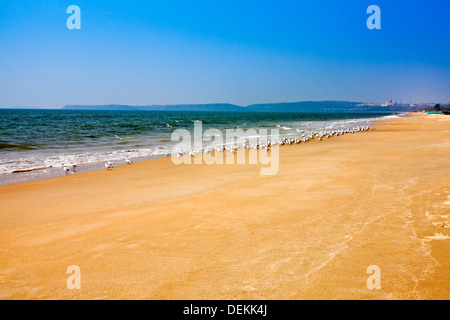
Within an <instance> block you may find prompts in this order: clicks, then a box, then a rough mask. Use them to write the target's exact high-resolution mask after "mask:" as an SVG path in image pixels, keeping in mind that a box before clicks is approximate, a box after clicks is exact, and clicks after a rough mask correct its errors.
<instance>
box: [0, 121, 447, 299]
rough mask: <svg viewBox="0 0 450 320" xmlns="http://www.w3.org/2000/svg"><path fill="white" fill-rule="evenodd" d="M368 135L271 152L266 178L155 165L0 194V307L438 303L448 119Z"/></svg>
mask: <svg viewBox="0 0 450 320" xmlns="http://www.w3.org/2000/svg"><path fill="white" fill-rule="evenodd" d="M377 124H382V125H383V126H380V127H376V129H375V130H370V131H368V132H364V134H358V135H343V136H340V137H336V138H335V139H330V141H324V142H320V143H319V142H318V141H314V142H313V143H307V145H306V146H302V145H299V146H296V145H291V146H283V147H281V148H280V150H281V151H280V170H279V173H278V174H277V175H274V176H261V175H259V166H248V165H233V166H231V165H228V166H227V165H224V166H220V165H190V166H187V167H185V165H179V166H175V165H174V164H173V163H172V162H171V160H170V159H167V158H159V159H153V160H149V161H142V162H136V163H134V164H133V165H131V166H120V167H116V168H115V169H114V170H113V171H106V170H97V171H89V172H86V173H83V174H78V175H70V176H62V177H56V178H51V179H44V180H37V181H30V182H24V183H16V184H8V185H3V186H0V191H1V192H0V201H1V202H2V204H3V205H2V207H1V209H0V219H1V221H2V223H1V225H0V252H1V253H2V255H1V259H0V283H1V286H0V298H1V299H118V298H120V299H213V300H214V299H250V300H252V299H449V298H450V252H449V251H448V245H449V242H450V229H449V227H450V219H449V213H448V212H449V208H450V186H449V185H448V181H450V168H449V166H448V163H447V162H448V159H449V158H450V148H448V147H449V141H450V119H449V117H446V116H440V115H423V114H412V115H410V116H409V117H405V118H397V119H389V120H381V121H378V122H377ZM70 265H78V266H79V267H80V269H81V274H82V287H81V290H68V289H67V288H66V280H67V277H68V276H69V275H68V274H66V269H67V267H68V266H70ZM371 265H377V266H379V267H380V269H381V274H382V276H381V279H382V282H381V289H380V290H369V289H368V288H367V287H366V280H367V278H368V277H369V276H370V275H369V274H367V272H366V270H367V267H369V266H371Z"/></svg>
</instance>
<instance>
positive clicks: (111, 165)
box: [105, 161, 116, 170]
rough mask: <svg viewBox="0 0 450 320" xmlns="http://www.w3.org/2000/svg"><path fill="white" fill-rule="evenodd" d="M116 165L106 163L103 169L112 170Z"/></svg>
mask: <svg viewBox="0 0 450 320" xmlns="http://www.w3.org/2000/svg"><path fill="white" fill-rule="evenodd" d="M115 166H116V165H115V164H114V163H112V162H111V161H108V162H107V163H105V168H106V170H108V169H112V168H114V167H115Z"/></svg>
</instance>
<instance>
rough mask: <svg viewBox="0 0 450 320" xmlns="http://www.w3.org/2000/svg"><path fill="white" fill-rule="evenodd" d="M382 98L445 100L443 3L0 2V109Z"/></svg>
mask: <svg viewBox="0 0 450 320" xmlns="http://www.w3.org/2000/svg"><path fill="white" fill-rule="evenodd" d="M372 4H375V5H378V6H379V7H380V9H381V30H369V29H368V28H367V27H366V20H367V18H368V17H369V14H367V13H366V9H367V7H368V6H369V5H372ZM69 5H78V6H79V7H80V9H81V30H69V29H68V28H67V26H66V20H67V18H68V17H69V16H70V15H69V14H67V13H66V10H67V7H68V6H69ZM391 98H392V99H393V100H394V101H395V100H397V101H402V102H409V101H410V100H411V102H450V1H447V0H443V1H436V0H426V1H425V0H424V1H414V0H410V1H403V0H395V1H393V0H389V1H387V0H382V1H381V0H370V1H365V0H343V1H336V0H332V1H325V0H324V1H320V0H317V1H311V0H308V1H300V0H297V1H282V0H278V1H263V0H259V1H252V0H239V1H235V0H224V1H219V0H217V1H216V0H205V1H203V0H202V1H200V0H199V1H196V0H185V1H172V0H146V1H137V0H136V1H133V0H128V1H124V0H95V1H94V0H70V1H65V0H46V1H44V0H42V1H41V0H21V1H18V0H1V1H0V107H11V106H40V107H62V106H64V105H66V104H130V105H150V104H181V103H212V102H228V103H234V104H238V105H248V104H253V103H264V102H286V101H301V100H349V101H365V102H383V101H386V100H388V99H391Z"/></svg>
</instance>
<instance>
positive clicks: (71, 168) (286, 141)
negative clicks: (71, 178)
mask: <svg viewBox="0 0 450 320" xmlns="http://www.w3.org/2000/svg"><path fill="white" fill-rule="evenodd" d="M369 129H374V127H368V126H360V127H355V128H351V129H340V130H328V131H318V132H311V133H309V134H307V135H306V134H303V135H302V136H300V137H297V138H282V139H279V140H278V141H273V140H272V141H269V142H267V143H259V144H258V143H256V144H251V145H250V144H243V145H241V146H238V145H233V146H225V145H223V146H219V147H214V148H208V149H206V150H204V151H203V152H206V153H212V152H223V151H227V152H230V153H235V152H236V151H237V150H239V149H241V148H245V149H248V150H251V149H266V150H267V151H270V148H271V147H273V146H276V145H280V146H283V145H291V144H299V143H302V142H303V143H305V142H308V141H310V140H313V139H316V138H317V140H319V141H322V140H323V139H324V138H327V139H328V138H331V137H334V136H341V135H344V134H346V133H357V132H363V131H367V130H369ZM115 137H116V138H117V139H120V140H122V138H120V137H118V136H115ZM200 153H202V151H201V150H191V151H189V152H187V153H185V152H184V151H179V152H178V154H177V156H178V157H183V156H184V155H185V154H189V155H190V156H192V157H195V156H197V155H198V154H200ZM165 155H166V157H170V156H172V155H171V154H170V153H166V154H165ZM123 160H124V161H125V163H126V164H127V165H130V164H132V163H133V161H131V160H130V159H123ZM62 165H63V169H64V171H65V173H66V174H73V173H74V172H76V169H75V168H77V166H76V165H74V164H69V165H64V164H62ZM115 166H116V165H115V163H114V162H112V161H111V160H108V161H107V162H106V163H105V168H106V169H107V170H109V169H113V168H114V167H115Z"/></svg>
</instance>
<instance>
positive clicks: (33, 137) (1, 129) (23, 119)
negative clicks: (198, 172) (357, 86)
mask: <svg viewBox="0 0 450 320" xmlns="http://www.w3.org/2000/svg"><path fill="white" fill-rule="evenodd" d="M396 116H398V115H389V114H385V113H383V114H380V113H266V112H200V111H196V112H181V111H177V112H171V111H84V110H83V111H72V110H17V109H16V110H13V109H0V184H5V183H11V182H18V181H23V180H30V179H36V178H42V177H45V176H54V175H64V174H65V173H64V171H63V170H62V164H69V163H72V164H78V165H80V166H81V167H84V170H90V169H95V168H100V167H98V164H103V163H104V162H105V161H107V160H113V161H116V163H117V164H122V162H124V159H125V158H130V159H137V160H138V159H150V158H155V157H161V156H164V154H165V153H167V152H170V151H171V149H172V147H173V145H174V144H175V143H177V142H172V141H171V134H172V132H173V131H174V130H176V129H181V128H183V129H188V130H189V131H191V132H192V131H193V128H194V122H195V121H202V125H203V130H207V129H208V128H217V129H220V130H222V131H223V133H224V136H225V130H226V129H233V128H236V127H240V128H242V129H248V128H255V129H260V128H266V129H273V128H277V129H280V136H282V137H283V136H287V137H296V136H300V135H301V134H300V132H310V131H320V130H325V129H326V130H329V129H345V128H352V127H355V126H359V125H367V124H368V122H369V121H370V120H373V119H378V118H383V117H385V118H386V117H396ZM96 165H97V166H96ZM49 169H52V170H50V171H51V172H50V173H49ZM56 169H57V171H56ZM31 171H32V173H30V172H31ZM81 171H83V170H81ZM18 173H21V174H20V175H18ZM14 176H15V177H14Z"/></svg>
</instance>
